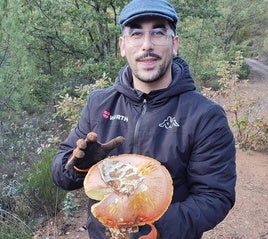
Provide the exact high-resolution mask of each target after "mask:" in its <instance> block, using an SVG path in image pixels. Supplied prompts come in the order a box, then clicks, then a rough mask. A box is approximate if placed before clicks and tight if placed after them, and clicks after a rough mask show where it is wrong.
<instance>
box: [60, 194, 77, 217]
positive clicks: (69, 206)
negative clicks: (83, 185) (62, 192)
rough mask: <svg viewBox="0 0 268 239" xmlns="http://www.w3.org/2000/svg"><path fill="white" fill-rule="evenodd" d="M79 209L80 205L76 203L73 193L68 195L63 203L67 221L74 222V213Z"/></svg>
mask: <svg viewBox="0 0 268 239" xmlns="http://www.w3.org/2000/svg"><path fill="white" fill-rule="evenodd" d="M78 209H79V204H78V203H77V202H75V196H74V194H73V193H72V192H68V193H66V196H65V199H64V201H63V211H64V214H65V217H66V219H67V220H72V217H73V213H74V212H75V211H77V210H78Z"/></svg>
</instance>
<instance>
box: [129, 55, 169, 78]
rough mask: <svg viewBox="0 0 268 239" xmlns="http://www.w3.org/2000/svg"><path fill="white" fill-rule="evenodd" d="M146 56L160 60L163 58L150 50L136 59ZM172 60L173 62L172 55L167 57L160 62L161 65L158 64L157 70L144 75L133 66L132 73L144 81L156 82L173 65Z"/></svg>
mask: <svg viewBox="0 0 268 239" xmlns="http://www.w3.org/2000/svg"><path fill="white" fill-rule="evenodd" d="M146 57H153V58H156V59H159V60H161V59H162V58H161V57H160V56H159V55H157V54H155V53H152V52H148V53H145V54H143V55H142V56H139V57H137V58H136V59H135V60H136V61H138V60H141V59H143V58H146ZM171 62H172V57H170V58H167V59H166V60H165V61H163V62H162V63H161V64H160V66H158V69H157V71H154V72H153V73H152V74H148V75H147V74H146V75H143V74H142V73H141V72H139V70H138V69H137V68H132V73H133V75H134V76H135V77H136V78H137V79H138V80H140V81H142V82H145V83H152V82H156V81H158V80H159V79H161V78H162V77H163V76H164V75H165V74H166V72H167V70H168V68H169V67H170V65H171ZM149 71H150V70H148V72H149Z"/></svg>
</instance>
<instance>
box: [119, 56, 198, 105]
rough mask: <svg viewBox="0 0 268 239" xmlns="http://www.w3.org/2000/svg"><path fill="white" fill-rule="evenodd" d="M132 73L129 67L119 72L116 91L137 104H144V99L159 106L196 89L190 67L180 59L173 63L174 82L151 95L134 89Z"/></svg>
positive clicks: (126, 66) (175, 59)
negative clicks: (171, 98)
mask: <svg viewBox="0 0 268 239" xmlns="http://www.w3.org/2000/svg"><path fill="white" fill-rule="evenodd" d="M132 81H133V79H132V73H131V69H130V67H129V65H125V66H124V67H122V68H121V70H120V71H119V74H118V77H117V78H116V80H115V84H114V87H115V89H116V90H117V91H118V92H120V93H122V94H123V95H125V96H126V97H127V98H129V99H130V100H131V101H133V102H136V103H141V102H143V100H144V98H146V99H147V101H148V103H151V104H153V105H158V104H162V103H164V102H165V101H166V100H168V99H169V98H170V97H173V96H178V95H180V94H182V93H185V92H187V91H193V90H195V89H196V87H195V84H194V81H193V78H192V77H191V74H190V70H189V66H188V64H187V63H186V61H184V60H183V59H182V58H180V57H175V58H174V59H173V63H172V82H171V84H170V85H169V86H168V87H167V88H165V89H160V90H155V91H152V92H150V93H149V94H145V93H141V92H139V91H137V90H135V89H133V87H132Z"/></svg>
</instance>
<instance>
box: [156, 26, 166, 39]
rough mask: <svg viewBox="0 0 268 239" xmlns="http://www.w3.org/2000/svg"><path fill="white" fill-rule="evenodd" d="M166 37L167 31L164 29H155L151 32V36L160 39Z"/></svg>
mask: <svg viewBox="0 0 268 239" xmlns="http://www.w3.org/2000/svg"><path fill="white" fill-rule="evenodd" d="M166 35H167V30H166V29H164V28H155V29H153V30H152V36H155V37H161V36H166Z"/></svg>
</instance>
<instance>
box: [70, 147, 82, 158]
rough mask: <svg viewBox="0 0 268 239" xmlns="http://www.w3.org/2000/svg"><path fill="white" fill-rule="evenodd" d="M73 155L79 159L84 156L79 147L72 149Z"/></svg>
mask: <svg viewBox="0 0 268 239" xmlns="http://www.w3.org/2000/svg"><path fill="white" fill-rule="evenodd" d="M73 156H74V157H75V158H78V159H81V158H84V157H85V152H84V151H82V150H81V149H80V148H78V147H77V148H75V149H74V151H73Z"/></svg>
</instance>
